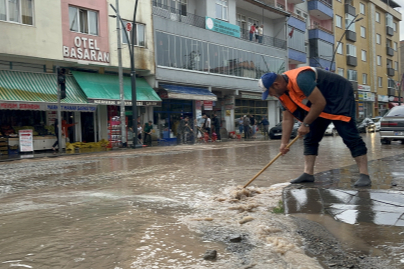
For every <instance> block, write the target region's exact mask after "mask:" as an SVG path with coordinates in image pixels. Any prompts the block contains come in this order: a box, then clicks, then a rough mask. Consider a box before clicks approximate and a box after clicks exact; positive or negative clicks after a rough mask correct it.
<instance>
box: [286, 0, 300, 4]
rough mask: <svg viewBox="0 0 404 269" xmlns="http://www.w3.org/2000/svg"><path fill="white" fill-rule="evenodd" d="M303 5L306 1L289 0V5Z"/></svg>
mask: <svg viewBox="0 0 404 269" xmlns="http://www.w3.org/2000/svg"><path fill="white" fill-rule="evenodd" d="M301 3H304V0H288V4H294V5H297V4H301Z"/></svg>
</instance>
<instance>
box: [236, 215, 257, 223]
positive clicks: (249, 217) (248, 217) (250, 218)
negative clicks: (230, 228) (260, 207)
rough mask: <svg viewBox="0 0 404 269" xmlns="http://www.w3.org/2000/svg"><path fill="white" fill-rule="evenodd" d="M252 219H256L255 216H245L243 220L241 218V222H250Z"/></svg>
mask: <svg viewBox="0 0 404 269" xmlns="http://www.w3.org/2000/svg"><path fill="white" fill-rule="evenodd" d="M252 220H254V218H253V217H251V216H247V217H244V218H243V219H242V220H240V221H239V223H240V224H244V223H247V222H250V221H252Z"/></svg>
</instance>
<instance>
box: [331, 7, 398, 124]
mask: <svg viewBox="0 0 404 269" xmlns="http://www.w3.org/2000/svg"><path fill="white" fill-rule="evenodd" d="M398 7H399V5H398V4H397V3H396V2H394V1H389V0H387V1H386V0H383V1H352V0H346V1H334V12H335V37H336V39H338V40H340V44H339V46H338V49H337V51H336V57H335V61H336V72H337V73H338V74H340V75H341V76H344V77H345V78H347V79H349V80H351V81H352V82H353V85H354V90H355V91H356V98H357V104H358V106H357V117H358V118H364V117H374V116H381V115H383V114H384V113H385V112H386V111H387V109H388V108H389V106H391V105H394V104H396V103H397V101H398V91H397V85H398V83H399V82H400V80H401V75H400V73H399V66H400V57H399V52H398V48H399V42H400V36H399V35H400V31H399V22H400V21H401V14H400V13H399V12H398V11H397V10H395V8H398ZM352 21H355V22H354V23H352V24H351V22H352ZM349 24H351V25H350V27H349V28H348V29H346V28H347V27H348V26H349ZM341 38H342V39H341ZM335 45H336V46H337V45H338V43H337V42H336V44H335Z"/></svg>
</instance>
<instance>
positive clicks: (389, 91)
mask: <svg viewBox="0 0 404 269" xmlns="http://www.w3.org/2000/svg"><path fill="white" fill-rule="evenodd" d="M387 95H389V96H396V89H394V88H387Z"/></svg>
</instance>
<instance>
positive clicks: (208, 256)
mask: <svg viewBox="0 0 404 269" xmlns="http://www.w3.org/2000/svg"><path fill="white" fill-rule="evenodd" d="M216 258H217V251H216V250H214V249H208V250H206V251H205V254H204V255H203V259H204V260H207V261H213V260H216Z"/></svg>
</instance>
